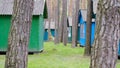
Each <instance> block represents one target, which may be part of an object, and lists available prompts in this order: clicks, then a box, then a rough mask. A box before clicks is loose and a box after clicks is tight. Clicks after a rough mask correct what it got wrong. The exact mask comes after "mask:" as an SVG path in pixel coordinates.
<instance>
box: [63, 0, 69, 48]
mask: <svg viewBox="0 0 120 68" xmlns="http://www.w3.org/2000/svg"><path fill="white" fill-rule="evenodd" d="M62 18H63V24H64V25H63V44H64V45H65V46H66V45H67V41H68V31H67V0H63V11H62Z"/></svg>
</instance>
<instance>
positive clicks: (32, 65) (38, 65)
mask: <svg viewBox="0 0 120 68" xmlns="http://www.w3.org/2000/svg"><path fill="white" fill-rule="evenodd" d="M83 53H84V48H83V47H77V48H71V46H70V44H68V46H63V44H60V45H54V43H52V42H46V43H44V51H43V52H42V53H40V54H34V55H29V58H28V68H89V63H90V58H89V57H85V56H83ZM4 61H5V56H4V55H0V66H1V67H0V68H4ZM116 68H120V60H118V62H117V67H116Z"/></svg>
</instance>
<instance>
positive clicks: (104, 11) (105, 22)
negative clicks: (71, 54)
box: [90, 0, 120, 68]
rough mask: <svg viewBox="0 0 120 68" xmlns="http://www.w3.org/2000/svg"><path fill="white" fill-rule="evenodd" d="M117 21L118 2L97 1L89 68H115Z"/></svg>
mask: <svg viewBox="0 0 120 68" xmlns="http://www.w3.org/2000/svg"><path fill="white" fill-rule="evenodd" d="M119 19H120V1H119V0H99V3H98V11H97V20H96V24H97V26H96V28H97V29H96V34H95V42H94V45H93V49H92V50H93V52H92V56H91V66H90V68H116V62H117V58H118V55H117V54H118V52H117V51H118V43H119V27H120V20H119Z"/></svg>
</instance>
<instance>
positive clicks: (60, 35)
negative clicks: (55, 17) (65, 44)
mask: <svg viewBox="0 0 120 68" xmlns="http://www.w3.org/2000/svg"><path fill="white" fill-rule="evenodd" d="M59 3H60V13H59V14H60V16H59V17H60V18H59V19H60V20H59V29H58V33H59V35H58V37H59V42H62V41H63V39H62V38H63V18H62V10H63V9H62V3H63V2H62V0H60V2H59Z"/></svg>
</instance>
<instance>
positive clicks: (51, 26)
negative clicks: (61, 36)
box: [44, 21, 55, 41]
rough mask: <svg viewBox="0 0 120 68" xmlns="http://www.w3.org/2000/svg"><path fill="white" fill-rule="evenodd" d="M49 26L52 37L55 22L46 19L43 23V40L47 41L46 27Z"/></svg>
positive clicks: (53, 35)
mask: <svg viewBox="0 0 120 68" xmlns="http://www.w3.org/2000/svg"><path fill="white" fill-rule="evenodd" d="M49 28H50V32H51V35H52V37H53V38H54V37H55V22H54V21H52V22H50V23H49V22H48V21H46V22H45V23H44V41H48V29H49Z"/></svg>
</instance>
